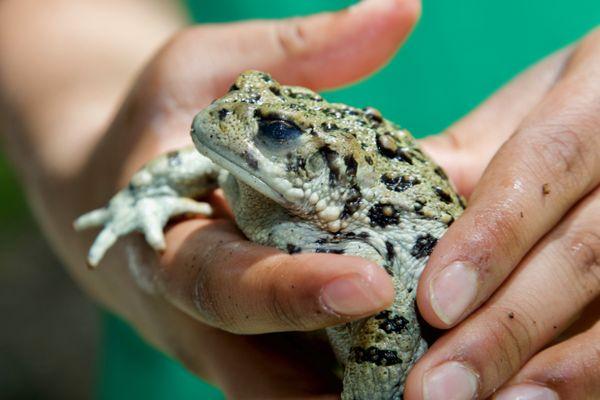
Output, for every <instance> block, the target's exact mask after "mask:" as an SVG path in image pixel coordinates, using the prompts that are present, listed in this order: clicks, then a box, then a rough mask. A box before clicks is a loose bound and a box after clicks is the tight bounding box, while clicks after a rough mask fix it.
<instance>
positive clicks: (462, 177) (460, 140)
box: [422, 47, 573, 197]
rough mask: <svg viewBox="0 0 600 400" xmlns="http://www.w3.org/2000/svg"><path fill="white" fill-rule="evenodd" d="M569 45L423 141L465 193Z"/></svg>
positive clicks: (556, 70) (558, 67)
mask: <svg viewBox="0 0 600 400" xmlns="http://www.w3.org/2000/svg"><path fill="white" fill-rule="evenodd" d="M572 50H573V49H572V48H571V47H568V48H566V49H564V50H561V51H558V52H556V53H554V54H552V55H551V56H549V57H547V58H546V59H544V60H543V61H541V62H540V63H538V64H536V65H535V66H533V67H531V68H529V69H528V70H527V71H525V72H523V73H522V74H520V75H519V76H517V77H516V78H515V79H513V80H512V81H511V82H510V83H509V84H507V85H506V86H504V87H503V88H502V89H500V90H499V91H498V92H496V93H494V95H493V96H491V97H490V98H489V99H487V100H486V101H485V102H483V103H482V104H481V105H480V106H479V107H477V108H476V109H475V110H474V111H472V112H471V113H469V114H468V115H467V116H466V117H464V118H463V119H461V120H459V121H457V122H456V123H454V124H453V125H452V126H450V127H449V128H448V129H446V130H445V131H444V132H443V133H442V134H440V135H434V136H429V137H427V138H426V139H424V140H422V145H423V147H424V148H425V150H426V152H427V153H428V154H430V155H431V156H432V157H433V159H434V160H436V161H437V162H438V163H439V164H440V165H441V166H442V167H444V170H445V171H446V173H447V174H448V176H449V177H450V179H451V180H452V182H453V183H454V184H455V186H456V188H457V189H458V191H459V192H460V193H461V194H462V195H464V196H467V197H468V196H470V195H471V193H472V191H473V188H474V187H475V185H476V184H477V182H478V181H479V179H480V178H481V174H482V173H483V170H484V169H485V167H486V166H487V165H488V164H489V162H490V160H491V159H492V157H493V156H494V154H495V153H496V151H497V150H498V149H499V148H500V146H501V145H502V144H503V143H504V142H505V141H506V140H507V139H508V138H509V137H510V135H512V134H513V133H514V132H515V130H516V129H517V127H518V126H519V124H520V123H521V122H522V121H523V119H524V118H525V116H526V115H527V113H529V112H530V111H531V110H532V109H533V108H534V107H535V106H536V105H537V104H538V103H539V102H540V101H541V100H542V99H543V98H544V96H545V95H546V94H547V93H548V91H549V90H550V88H552V86H553V85H554V84H555V83H556V81H557V79H558V78H559V76H560V74H561V72H562V71H563V69H564V66H565V64H566V62H567V61H568V59H569V57H570V55H571V53H572Z"/></svg>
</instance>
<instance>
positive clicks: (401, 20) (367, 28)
mask: <svg viewBox="0 0 600 400" xmlns="http://www.w3.org/2000/svg"><path fill="white" fill-rule="evenodd" d="M418 14H419V3H418V1H416V0H368V1H364V2H362V3H360V4H359V5H357V6H355V7H352V8H350V9H347V10H343V11H340V12H337V13H325V14H319V15H315V16H311V17H307V18H298V19H291V20H280V21H252V22H244V23H236V24H226V25H205V26H200V27H196V28H191V29H189V30H186V31H184V32H182V33H180V34H178V35H177V36H176V37H174V38H173V39H172V40H171V41H170V42H169V43H168V44H167V45H166V46H164V48H163V49H162V50H161V51H160V52H159V53H158V54H157V55H156V57H155V58H154V59H153V60H152V61H151V62H150V63H149V64H148V66H147V67H146V68H145V69H144V71H143V72H142V73H141V75H140V78H139V79H138V81H137V83H136V84H135V86H134V87H133V89H132V90H131V92H130V94H129V96H128V98H127V100H126V101H125V103H124V104H123V106H122V107H121V109H120V111H119V113H118V114H117V115H116V117H115V119H114V121H113V123H112V125H111V127H110V128H109V130H108V132H107V134H106V135H104V136H103V138H102V140H101V141H100V142H99V143H97V145H96V146H95V148H94V150H93V153H92V155H91V156H90V160H89V162H88V165H87V167H86V168H85V169H84V172H83V173H82V174H81V176H80V177H78V178H77V179H78V181H79V182H78V185H80V186H79V187H87V188H89V190H83V191H82V193H81V195H80V200H81V201H80V202H79V203H78V208H80V209H77V210H72V211H71V212H72V213H73V215H72V217H73V218H74V217H75V216H76V215H77V213H81V212H84V211H86V210H88V209H91V208H94V207H97V206H98V205H100V204H102V203H103V202H105V201H106V200H107V199H108V198H109V197H110V195H111V194H112V193H113V192H114V191H115V190H116V189H117V188H119V187H120V186H123V185H125V184H126V183H127V181H128V178H129V177H130V176H131V175H132V174H133V173H134V172H135V171H136V170H137V169H138V168H139V167H140V166H141V165H142V164H144V163H145V162H147V161H149V160H150V159H152V158H154V157H155V156H157V155H159V154H161V153H164V152H166V151H169V150H173V149H175V148H178V147H182V146H187V145H189V144H190V143H191V141H190V139H189V134H188V132H189V126H190V123H191V121H192V118H193V116H194V114H195V113H196V112H197V111H198V110H200V109H201V108H203V107H205V106H206V105H208V104H209V103H210V101H211V100H212V99H213V98H216V97H219V96H221V95H222V94H223V93H224V92H226V90H227V87H228V86H229V85H230V84H231V83H232V82H233V80H234V78H235V77H236V76H237V75H238V74H239V73H240V72H241V71H243V70H245V69H250V68H252V69H259V70H265V71H268V72H269V73H271V74H272V75H273V76H274V77H275V78H276V79H277V80H279V81H281V82H283V83H286V84H296V85H303V86H309V87H311V88H314V89H324V88H331V87H335V86H339V85H342V84H345V83H349V82H351V81H354V80H357V79H359V78H361V77H363V76H365V75H367V74H368V73H370V72H372V71H373V70H375V69H376V68H378V67H380V66H381V65H383V63H385V62H386V61H387V60H388V58H389V57H391V56H392V55H393V53H394V52H395V50H396V49H397V48H398V46H399V45H400V43H401V42H402V41H403V40H404V39H405V38H406V36H407V35H408V33H409V32H410V30H411V28H412V26H413V25H414V23H415V21H416V19H417V18H418ZM349 43H351V44H352V45H351V46H349V45H348V44H349ZM209 200H210V201H211V203H212V204H213V206H214V208H215V210H216V215H215V217H214V218H211V219H202V218H199V219H192V220H187V221H183V222H179V223H175V224H173V225H172V226H171V228H170V229H169V230H168V232H167V234H166V240H167V251H166V252H165V253H164V254H163V255H162V256H161V258H160V260H159V261H158V262H156V261H153V260H155V256H154V254H153V253H152V252H151V251H150V250H149V249H147V247H146V246H143V245H139V246H138V244H139V243H140V241H139V240H138V239H139V238H130V239H129V241H125V244H123V243H121V244H120V245H119V246H116V247H115V248H114V249H113V250H111V251H110V252H109V254H108V255H107V258H106V259H105V261H104V262H103V263H101V265H100V268H99V270H98V271H95V272H88V274H92V273H93V274H96V275H95V276H96V277H97V279H98V280H101V279H104V280H105V282H108V283H107V284H106V285H104V286H102V285H97V284H96V283H94V281H93V280H91V281H90V279H89V278H87V279H86V280H87V281H88V283H87V285H88V287H89V288H90V291H91V292H92V293H95V294H96V296H97V297H98V298H99V299H100V300H101V301H102V302H104V303H105V304H107V305H108V306H109V307H111V308H112V309H113V310H114V311H116V312H117V313H119V314H120V315H122V316H123V317H124V318H125V319H127V320H128V321H130V322H131V323H132V324H133V325H134V326H135V327H136V328H137V329H138V330H139V331H140V332H141V334H142V335H143V336H145V337H146V338H147V339H148V340H150V341H151V342H153V343H154V344H155V345H156V346H158V347H159V348H161V349H162V350H163V351H165V352H167V353H169V354H171V355H172V356H174V357H175V358H177V359H179V360H181V361H182V362H183V363H184V364H185V365H186V366H188V367H189V368H190V369H191V370H192V371H193V372H195V373H197V374H198V375H199V376H201V377H204V378H206V379H208V380H210V381H212V382H213V383H215V384H216V385H218V386H219V387H220V388H222V389H223V390H224V391H225V393H226V394H227V395H228V397H231V398H241V397H253V398H272V397H278V396H284V395H285V396H287V397H290V396H291V397H297V398H299V397H303V398H305V397H309V396H321V395H333V396H334V397H336V396H337V393H339V391H340V390H339V389H340V388H339V380H338V379H337V377H336V376H335V375H334V374H333V373H332V372H331V371H332V369H331V363H329V362H328V360H329V361H330V360H331V359H329V358H328V357H330V356H331V354H330V353H329V351H328V350H327V349H328V347H324V348H323V349H322V350H320V349H321V348H320V347H318V345H315V344H314V343H313V344H311V345H310V346H308V347H304V345H303V344H302V342H299V341H297V340H296V339H294V337H293V336H292V335H289V334H287V335H283V334H280V335H274V334H269V335H254V336H237V335H234V334H232V333H242V334H265V333H269V332H282V331H297V330H301V331H304V330H315V329H318V328H322V327H325V326H329V325H334V324H339V323H343V322H346V321H349V320H351V319H356V318H359V317H363V316H366V315H370V314H373V313H374V312H377V311H378V310H381V309H383V308H385V307H386V306H388V305H389V304H390V303H391V302H392V299H393V287H392V284H391V282H390V279H389V277H388V276H387V274H386V273H385V271H384V270H383V269H382V268H380V267H379V266H377V265H374V264H372V263H369V262H368V261H365V260H363V259H360V258H357V257H354V258H351V257H345V256H339V255H327V254H319V255H317V254H300V255H294V256H289V255H286V254H282V253H281V252H279V251H277V250H275V249H271V248H265V247H262V246H258V245H256V244H253V243H250V242H248V241H247V240H246V239H245V238H244V237H243V235H242V234H241V233H240V232H239V230H238V229H237V228H236V227H235V224H234V222H233V221H232V218H231V215H230V213H229V210H228V208H227V206H226V205H225V203H224V200H223V198H222V196H220V194H219V193H218V192H216V193H215V194H214V195H212V196H211V198H210V199H209ZM92 236H93V233H90V235H89V236H86V237H85V239H84V240H81V243H78V244H77V245H78V246H79V247H80V250H81V251H80V252H79V253H78V254H77V257H76V259H75V260H74V261H73V262H74V263H78V264H79V265H83V264H84V261H83V260H84V254H85V250H84V246H86V245H89V242H90V240H91V237H92ZM127 264H128V265H129V266H130V268H129V271H128V269H127V268H126V267H125V265H127ZM130 272H132V273H131V274H130ZM139 288H142V290H140V289H139ZM128 292H129V293H132V294H131V295H129V296H124V295H123V293H128ZM318 339H319V338H315V340H316V342H315V343H320V342H319V340H318ZM315 346H316V347H315ZM307 349H310V350H307Z"/></svg>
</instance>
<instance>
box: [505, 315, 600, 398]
mask: <svg viewBox="0 0 600 400" xmlns="http://www.w3.org/2000/svg"><path fill="white" fill-rule="evenodd" d="M599 377H600V322H599V323H596V325H595V326H594V327H593V328H592V329H590V330H589V331H587V332H584V333H582V334H579V335H577V336H575V337H572V338H571V339H569V340H567V341H564V342H562V343H560V344H557V345H555V346H553V347H550V348H548V349H546V350H544V351H542V352H541V353H539V354H537V355H536V356H535V357H533V358H532V359H531V360H530V361H529V362H528V363H527V364H525V366H524V367H523V368H522V369H521V370H520V371H519V373H518V374H517V375H516V376H515V377H513V378H512V379H511V380H510V381H509V382H508V383H507V384H506V385H505V386H506V388H505V389H503V390H501V391H500V392H498V394H497V395H496V396H495V397H494V399H495V400H516V399H540V400H546V399H548V400H558V399H561V400H594V399H598V398H600V379H599ZM519 396H521V397H519ZM536 396H537V397H536ZM544 396H545V397H544Z"/></svg>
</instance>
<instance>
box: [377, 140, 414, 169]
mask: <svg viewBox="0 0 600 400" xmlns="http://www.w3.org/2000/svg"><path fill="white" fill-rule="evenodd" d="M385 136H386V135H378V136H377V139H376V140H377V150H379V153H381V155H383V156H384V157H387V158H391V159H393V160H399V161H403V162H405V163H408V164H411V165H412V163H413V160H412V157H411V155H410V153H409V152H408V149H405V148H403V147H397V146H395V145H394V146H393V147H390V146H386V143H385V142H384V141H387V140H394V139H391V138H390V137H389V135H387V137H385Z"/></svg>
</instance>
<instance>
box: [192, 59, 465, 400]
mask: <svg viewBox="0 0 600 400" xmlns="http://www.w3.org/2000/svg"><path fill="white" fill-rule="evenodd" d="M280 120H282V121H285V122H286V123H287V125H284V126H292V127H293V129H296V130H298V131H300V132H301V134H300V135H298V136H297V137H293V138H290V140H273V139H272V138H270V137H268V135H265V134H264V132H261V129H262V128H261V124H260V123H259V122H260V121H267V123H272V121H280ZM192 137H193V139H194V143H195V144H196V147H197V149H198V150H199V151H200V152H201V153H202V154H204V155H205V156H207V157H208V158H210V159H212V160H213V161H214V162H215V163H216V164H218V165H220V166H221V167H222V168H224V169H226V170H228V171H229V172H230V175H229V178H228V179H227V180H226V181H225V182H224V184H223V186H224V189H225V193H226V195H227V196H228V199H229V200H230V202H231V204H232V205H233V209H234V213H235V215H236V220H237V222H238V225H239V226H240V228H241V229H242V230H243V231H244V233H245V234H246V235H247V236H248V238H249V239H250V240H253V241H256V242H259V243H261V244H265V245H270V246H275V247H278V248H280V249H282V250H287V251H289V252H291V253H294V252H300V251H302V252H336V253H343V254H352V255H359V256H362V257H365V258H369V259H371V260H373V261H374V262H377V263H378V264H380V265H382V267H384V268H386V270H387V271H388V272H390V274H392V276H393V280H394V285H395V289H396V298H395V301H394V305H393V306H392V307H391V308H390V310H387V312H383V313H379V314H378V315H376V316H374V317H371V318H366V319H364V320H361V321H358V322H354V323H351V324H346V325H344V326H340V327H336V328H331V329H328V330H327V331H328V334H329V337H330V339H331V342H332V345H333V347H334V349H335V351H336V354H337V355H338V357H339V358H340V361H341V362H342V363H343V364H344V365H345V374H344V392H343V395H342V398H343V399H399V398H401V394H402V390H403V384H404V380H405V378H406V374H407V372H408V370H409V368H410V367H411V366H412V365H413V364H414V363H415V362H416V360H417V359H418V358H419V357H420V356H421V355H422V354H423V352H424V351H425V349H426V344H425V342H424V340H423V339H422V338H421V336H420V329H419V325H418V322H417V319H416V313H415V309H414V298H415V288H416V285H417V279H418V277H419V275H420V273H421V271H422V269H423V267H424V265H425V264H426V262H427V259H428V257H429V254H430V253H431V250H432V249H433V246H434V245H435V243H436V240H437V238H439V237H440V236H441V235H442V234H443V233H444V231H445V230H446V229H447V227H448V225H449V224H450V223H451V222H452V221H453V220H454V219H455V218H456V217H457V216H458V215H459V214H460V213H461V212H462V210H463V203H462V200H461V199H460V198H459V197H458V195H457V194H456V193H455V192H454V190H453V189H452V187H451V185H450V183H449V182H448V180H447V178H446V176H445V174H444V173H443V171H441V169H440V168H439V167H438V166H437V165H435V164H434V163H433V162H432V161H431V160H430V159H429V158H428V157H427V156H425V155H424V154H423V153H422V152H421V151H420V149H419V148H418V146H417V144H416V142H415V141H414V139H413V137H412V136H411V135H410V134H409V133H408V132H407V131H405V130H402V129H400V128H399V127H397V126H396V125H394V124H393V123H391V122H389V121H387V120H385V119H383V118H382V117H381V115H380V114H379V113H378V112H377V111H376V110H373V109H370V108H367V109H365V110H360V109H356V108H353V107H349V106H346V105H344V104H330V103H327V102H326V101H324V100H323V99H322V98H321V97H320V96H319V95H318V94H316V93H314V92H312V91H310V90H308V89H305V88H300V87H289V86H282V85H280V84H279V83H277V82H275V81H274V80H272V79H271V77H270V76H268V75H267V74H264V73H261V72H256V71H248V72H245V73H243V74H242V75H240V77H239V78H238V79H237V81H236V82H235V84H234V85H233V86H232V89H231V90H230V92H229V93H228V94H226V95H225V96H223V97H222V98H221V99H218V100H216V101H215V102H213V104H212V105H211V106H210V107H208V108H207V109H205V110H203V111H201V112H200V113H199V114H198V115H197V116H196V118H195V120H194V123H193V131H192ZM265 197H266V198H265Z"/></svg>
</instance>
